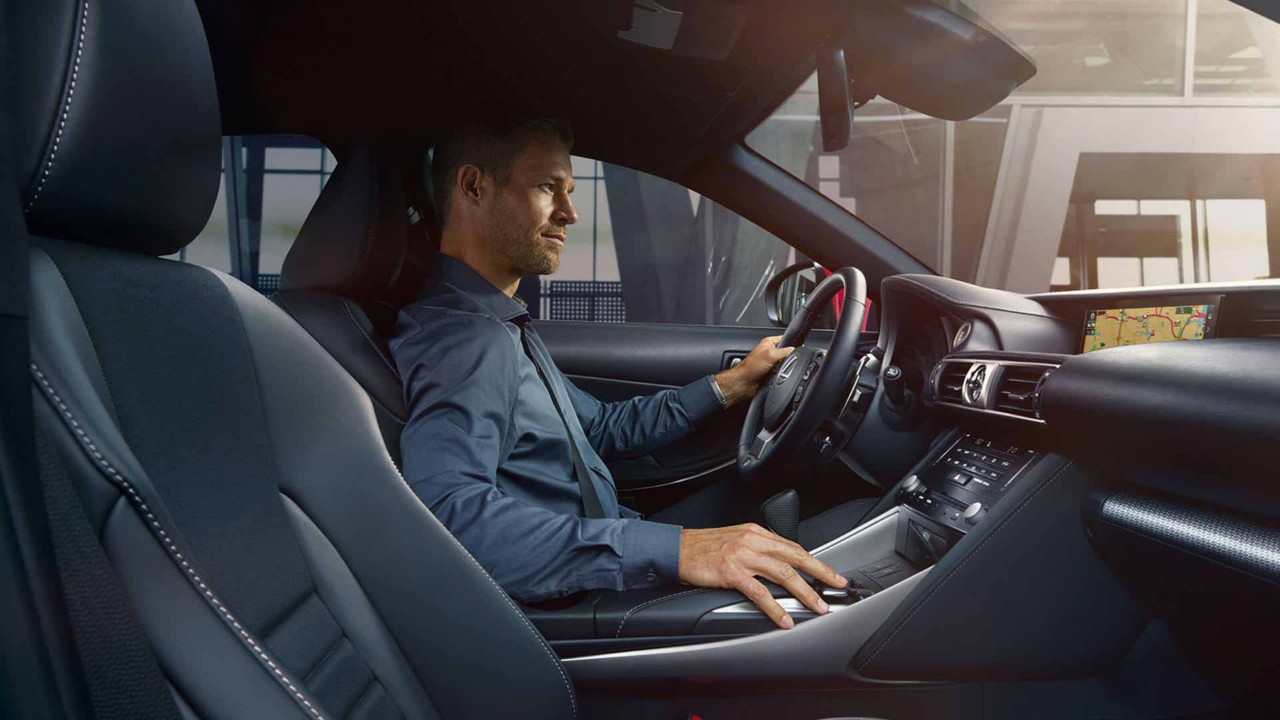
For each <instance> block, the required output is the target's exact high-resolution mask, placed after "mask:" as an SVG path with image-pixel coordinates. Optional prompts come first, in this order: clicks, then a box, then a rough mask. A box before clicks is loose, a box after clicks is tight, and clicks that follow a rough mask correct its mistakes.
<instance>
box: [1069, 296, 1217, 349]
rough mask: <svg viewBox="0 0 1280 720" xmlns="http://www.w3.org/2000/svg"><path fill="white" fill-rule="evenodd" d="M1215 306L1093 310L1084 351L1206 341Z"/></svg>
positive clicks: (1087, 328) (1087, 324)
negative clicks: (1182, 341) (1178, 341)
mask: <svg viewBox="0 0 1280 720" xmlns="http://www.w3.org/2000/svg"><path fill="white" fill-rule="evenodd" d="M1212 309H1213V306H1212V305H1209V304H1207V303H1205V304H1200V305H1168V306H1161V307H1145V308H1119V309H1115V310H1090V311H1089V314H1088V316H1086V318H1085V324H1084V352H1092V351H1094V350H1104V349H1106V348H1113V347H1122V346H1124V345H1143V344H1146V343H1157V342H1168V341H1170V340H1203V339H1204V336H1205V332H1206V331H1207V330H1208V327H1209V316H1210V315H1211V314H1212V312H1211V311H1212Z"/></svg>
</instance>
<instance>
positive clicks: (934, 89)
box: [819, 0, 1036, 137]
mask: <svg viewBox="0 0 1280 720" xmlns="http://www.w3.org/2000/svg"><path fill="white" fill-rule="evenodd" d="M844 47H845V50H846V52H847V62H848V64H849V71H850V76H851V77H852V79H853V92H854V93H855V94H857V95H858V97H859V98H862V97H864V96H865V97H867V98H870V97H874V96H876V95H880V96H881V97H883V98H885V99H886V100H892V101H893V102H896V103H898V104H899V105H902V106H903V107H906V108H910V109H912V110H915V111H917V112H920V113H923V114H925V115H931V116H933V117H936V118H941V119H943V120H968V119H969V118H971V117H973V116H975V115H978V114H979V113H982V112H984V111H986V110H988V109H990V108H991V107H992V106H994V105H995V104H996V103H998V102H1000V101H1001V100H1003V99H1005V98H1006V97H1008V96H1009V93H1011V92H1013V90H1014V88H1016V87H1018V86H1019V85H1021V84H1023V83H1025V82H1026V81H1028V80H1030V79H1031V78H1032V76H1034V75H1035V74H1036V66H1035V64H1034V63H1032V62H1031V59H1030V58H1028V57H1027V56H1026V55H1025V54H1024V53H1023V52H1022V51H1021V50H1019V49H1018V47H1017V46H1015V45H1014V44H1013V43H1012V42H1011V41H1010V40H1009V39H1008V38H1006V37H1004V36H1003V35H1001V34H1000V32H999V31H998V30H996V29H995V28H994V27H992V26H991V25H989V24H987V22H986V21H985V20H983V19H982V18H981V17H980V16H979V15H978V14H977V13H975V12H974V11H973V10H971V9H969V8H968V7H966V6H965V5H964V3H962V2H959V1H958V0H896V1H895V2H871V3H862V4H860V5H858V6H857V10H856V14H855V15H854V22H853V30H852V32H850V33H849V34H848V35H847V36H846V38H845V44H844ZM819 69H821V60H819ZM819 79H821V78H819ZM825 134H826V133H825V130H824V133H823V135H824V137H825Z"/></svg>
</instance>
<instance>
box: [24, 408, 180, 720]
mask: <svg viewBox="0 0 1280 720" xmlns="http://www.w3.org/2000/svg"><path fill="white" fill-rule="evenodd" d="M36 453H37V458H38V460H39V464H40V480H41V485H42V486H43V489H44V501H45V509H46V510H47V512H48V516H49V530H50V533H51V534H52V536H53V550H54V557H55V558H56V559H57V564H58V575H59V579H60V581H61V584H62V592H63V599H64V602H65V603H66V607H67V615H68V617H69V619H70V622H71V632H72V636H73V638H74V641H75V647H76V653H77V655H79V657H80V666H81V668H82V670H83V674H84V681H85V685H86V686H87V690H88V695H89V703H90V705H91V706H92V713H93V717H94V718H95V719H96V720H129V719H130V718H138V719H140V720H178V718H179V717H180V716H179V714H178V708H177V705H176V704H175V703H174V700H173V695H172V693H171V692H170V690H169V685H168V682H167V681H165V679H164V676H163V675H162V674H161V672H160V665H159V663H158V662H157V661H156V658H155V654H154V653H152V652H151V646H150V645H149V644H148V643H147V640H146V638H145V636H144V635H143V633H142V628H140V627H139V626H138V620H137V618H136V617H135V616H134V613H133V610H132V608H130V607H129V604H128V600H127V599H126V598H125V594H124V588H122V587H121V585H120V580H119V578H117V577H116V574H115V571H114V570H112V568H111V562H110V560H108V559H107V554H106V551H105V550H103V549H102V544H101V543H100V542H99V540H98V537H97V534H96V533H94V531H93V528H92V527H91V526H90V524H89V518H88V517H87V516H86V515H85V512H84V506H83V505H81V504H80V498H79V495H78V494H77V493H76V490H75V488H73V487H72V486H71V479H70V478H69V477H67V471H66V468H65V467H63V465H62V462H61V460H60V459H59V458H58V455H57V452H56V451H55V450H54V449H53V448H52V447H50V445H49V441H48V438H46V437H45V435H44V432H43V431H41V429H40V427H39V426H38V425H37V427H36Z"/></svg>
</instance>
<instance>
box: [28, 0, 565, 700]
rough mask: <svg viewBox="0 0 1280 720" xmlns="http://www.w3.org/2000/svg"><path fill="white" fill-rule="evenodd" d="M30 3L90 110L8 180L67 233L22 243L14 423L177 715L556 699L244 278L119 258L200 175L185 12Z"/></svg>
mask: <svg viewBox="0 0 1280 720" xmlns="http://www.w3.org/2000/svg"><path fill="white" fill-rule="evenodd" d="M33 7H38V8H42V9H43V8H45V6H44V5H41V4H33V3H28V4H25V5H24V6H23V9H22V11H21V17H22V18H23V19H24V20H25V21H26V22H28V23H30V25H31V27H30V28H29V31H30V33H31V35H32V37H36V38H41V39H42V42H47V41H49V39H50V38H55V39H56V38H58V37H59V36H60V35H61V36H63V39H64V40H65V41H66V42H64V43H62V46H63V47H64V48H70V49H68V50H67V52H68V53H72V55H71V57H75V55H74V53H76V52H77V51H78V52H80V53H81V56H82V58H83V59H82V62H85V63H88V64H87V65H86V66H83V67H80V68H78V69H76V70H74V71H72V72H74V74H75V77H76V82H77V83H78V84H77V89H76V92H75V94H74V96H73V95H72V94H71V92H70V88H69V87H68V92H67V93H66V101H68V102H73V103H75V104H74V105H73V110H79V109H83V110H85V111H86V115H85V116H84V117H86V118H88V119H90V120H92V121H93V123H92V127H90V126H89V124H88V123H87V122H84V123H81V122H80V121H77V123H79V124H76V126H75V128H73V129H69V130H66V131H64V134H63V136H62V140H61V141H60V142H65V143H68V144H67V145H66V146H65V151H64V150H59V152H58V155H57V156H56V158H55V157H54V156H53V153H52V151H50V152H49V153H48V156H49V159H50V160H54V161H55V163H56V164H55V165H53V171H54V172H53V173H52V174H51V175H50V176H49V177H50V180H49V181H48V182H47V183H46V184H45V185H44V186H43V188H42V189H41V190H40V193H41V194H40V196H39V197H36V196H35V192H34V191H33V192H32V197H33V199H35V200H36V205H34V206H33V207H34V209H33V211H32V213H31V214H29V215H28V223H29V225H30V226H31V227H32V228H33V229H37V230H42V231H44V232H46V233H48V234H51V235H56V236H59V237H60V238H63V239H72V240H80V241H82V243H83V244H75V243H68V242H63V241H61V240H55V239H41V240H40V245H41V248H43V249H42V250H41V249H37V250H35V251H34V252H33V253H32V256H31V264H32V275H31V276H32V281H33V283H35V284H37V285H38V286H39V287H38V288H37V290H36V291H35V292H34V293H33V295H34V299H35V301H36V302H35V303H34V317H33V321H32V327H33V329H34V332H33V334H32V340H33V343H32V359H33V363H34V365H33V367H32V379H33V384H34V385H35V388H36V392H37V393H38V398H39V404H38V407H39V408H40V409H39V411H38V412H39V415H38V417H39V418H40V419H41V421H42V422H45V423H46V424H47V426H48V427H47V429H48V430H49V434H50V435H51V436H53V437H55V438H57V439H56V440H55V442H54V447H55V448H57V449H58V450H59V451H60V452H62V453H64V455H65V460H66V461H67V463H66V464H67V468H68V471H69V472H70V473H71V474H72V475H73V476H74V478H73V481H74V482H75V483H76V484H77V487H78V488H79V489H81V491H82V495H83V496H84V499H85V500H86V504H87V505H88V506H89V511H90V512H89V514H90V517H91V518H92V519H93V521H94V524H95V526H97V527H98V528H99V529H100V532H101V540H102V543H103V546H104V548H105V549H106V552H107V555H108V557H109V559H110V560H111V562H112V564H113V566H114V569H115V570H116V571H117V573H118V574H119V576H120V578H121V583H122V585H123V586H124V588H125V591H126V595H127V596H128V598H129V601H130V602H131V604H132V605H133V607H134V609H135V610H136V612H137V615H138V617H139V620H140V624H141V625H142V628H143V630H144V633H145V634H146V636H147V638H148V640H149V641H150V642H151V644H152V646H153V648H154V650H155V652H156V655H157V658H158V659H159V661H160V664H161V667H162V669H163V672H164V675H165V676H166V678H168V680H169V681H170V682H171V684H172V685H173V687H174V690H175V695H176V696H177V697H178V698H180V700H181V705H182V707H183V708H184V713H186V714H187V715H189V716H195V717H201V718H246V717H271V718H289V717H294V718H297V717H312V718H317V717H343V716H347V717H353V718H370V719H372V718H378V719H382V718H388V719H390V718H396V717H424V718H434V717H446V718H452V717H456V718H462V717H545V718H564V717H573V716H575V715H576V712H577V710H576V701H575V698H574V693H573V688H572V685H571V683H570V681H569V679H568V676H567V674H566V672H565V671H564V669H563V668H562V667H561V666H560V664H559V663H558V661H557V660H556V658H555V657H554V654H553V653H552V652H551V650H550V649H549V648H548V647H547V645H546V644H545V642H543V640H542V638H541V637H540V636H539V635H538V633H537V632H536V631H535V630H534V629H533V627H532V626H531V625H530V624H529V623H528V621H527V620H526V619H525V618H524V616H523V615H521V614H520V613H519V612H518V611H517V610H516V609H515V607H514V606H513V605H512V604H511V602H510V600H509V599H508V598H507V597H506V596H505V594H503V593H502V592H501V590H500V589H499V588H498V587H497V586H496V585H495V584H494V583H493V582H492V580H490V579H489V578H488V576H487V575H486V574H485V573H484V571H483V570H482V569H481V568H480V567H479V565H477V564H476V563H475V561H474V560H472V559H471V558H470V557H469V556H468V555H467V554H466V552H465V551H464V550H463V549H462V548H461V546H459V545H458V544H457V543H456V542H455V541H454V540H453V538H452V537H451V536H450V535H449V534H448V532H447V531H445V529H444V528H443V527H442V526H441V525H440V524H439V523H438V522H436V521H435V519H434V518H433V517H432V516H431V515H430V513H429V512H428V511H427V510H426V509H425V508H424V507H423V506H422V505H421V503H420V502H418V501H417V499H416V498H415V497H414V496H413V494H412V492H410V490H409V489H408V488H407V487H406V486H405V484H404V482H403V480H402V479H401V478H400V476H399V474H398V473H397V472H396V469H395V467H394V465H393V464H392V463H391V461H390V459H389V457H388V455H387V452H386V449H385V447H384V445H383V441H382V438H381V436H380V435H379V432H378V428H377V424H376V422H375V420H374V412H373V408H372V406H371V404H370V402H369V399H368V397H367V396H366V394H365V392H364V391H363V390H362V389H361V387H360V386H359V385H358V384H357V383H356V382H355V381H354V380H352V378H351V377H350V376H349V375H348V374H346V373H345V372H344V371H343V370H342V369H341V367H340V366H339V365H338V364H337V363H335V362H334V361H333V359H332V358H331V357H330V356H329V355H328V354H327V353H325V352H324V350H323V349H322V348H321V347H320V346H319V345H318V344H317V343H316V342H315V341H314V340H313V339H312V338H311V337H310V336H309V335H307V333H306V332H305V331H304V330H303V329H302V328H300V327H299V326H298V325H297V324H296V323H295V322H293V321H292V320H291V319H290V318H289V317H288V315H286V314H285V313H284V312H282V311H281V310H280V309H279V308H278V307H276V306H275V305H274V304H272V303H270V302H269V301H267V300H266V299H265V298H263V297H262V296H261V295H259V294H258V293H257V292H255V291H253V290H252V289H250V288H248V287H246V286H244V285H243V284H241V283H239V282H237V281H235V280H233V279H231V278H229V277H227V276H225V275H221V274H219V273H214V272H212V271H209V270H206V269H204V268H201V267H198V266H194V265H188V264H179V263H173V262H170V261H167V260H160V259H156V258H149V257H145V256H144V255H143V254H146V253H153V254H154V253H167V252H171V251H172V250H173V249H176V248H177V247H180V246H181V245H182V244H184V243H185V242H187V240H189V239H190V237H191V236H192V235H194V234H195V231H196V230H197V229H198V227H199V225H200V224H201V223H203V222H204V220H205V218H206V217H207V216H208V210H209V205H210V204H211V202H212V198H213V191H216V186H217V167H218V166H217V164H216V163H217V152H216V150H217V137H218V127H217V106H216V101H215V99H214V92H213V84H212V76H211V71H210V68H209V59H208V56H207V50H206V49H205V44H204V37H203V31H202V28H201V26H200V19H199V16H198V14H197V13H196V11H195V8H194V6H193V5H192V4H191V3H190V2H184V1H183V0H174V1H172V2H167V3H155V2H142V1H141V0H126V1H125V2H120V3H114V4H110V5H107V6H102V7H101V10H99V6H98V5H96V4H95V5H92V6H89V5H81V6H78V8H79V10H78V11H79V12H81V22H82V23H87V24H86V28H87V29H86V30H85V32H84V34H83V35H84V36H83V38H81V34H80V33H79V32H78V31H77V32H76V33H75V35H74V36H73V35H72V34H70V31H69V30H68V28H67V26H66V23H65V22H63V21H65V19H66V18H65V13H63V16H61V17H57V12H55V11H56V10H58V8H60V7H64V6H63V5H62V4H56V5H51V6H50V7H51V9H50V10H49V11H48V12H43V10H42V11H41V12H37V11H35V10H31V8H33ZM42 14H43V15H45V17H43V18H42V17H40V16H41V15H42ZM95 22H96V25H95V24H94V23H95ZM46 30H47V32H46ZM82 44H83V45H82ZM22 52H24V53H25V52H31V53H34V55H33V57H34V58H35V66H36V67H41V66H42V65H41V63H46V60H47V58H45V56H44V55H40V54H39V52H38V51H37V50H35V49H32V48H23V49H22ZM90 60H91V61H92V62H90ZM46 64H47V63H46ZM63 72H64V73H65V72H66V71H65V70H64V71H63ZM54 75H57V72H56V70H55V72H54ZM68 80H69V78H68ZM46 81H47V82H55V83H56V82H57V81H58V78H56V77H55V78H53V79H48V78H46ZM38 87H39V85H38V84H35V85H32V86H31V87H29V88H28V90H31V91H33V92H35V90H36V88H38ZM35 94H39V93H38V92H37V93H35ZM33 97H34V95H33ZM82 100H83V106H81V105H80V104H79V103H81V101H82ZM64 104H65V103H64ZM35 110H39V108H35V109H33V112H34V111H35ZM37 114H38V113H37ZM72 124H75V123H72ZM70 127H71V124H69V125H68V128H70ZM139 133H141V135H139ZM33 134H38V133H35V132H34V131H31V132H28V133H27V135H28V136H31V135H33ZM206 135H210V137H211V139H212V142H211V143H210V142H208V140H209V139H210V138H207V137H206ZM20 137H21V134H20ZM86 148H87V149H86ZM64 160H65V161H66V162H65V165H64V164H63V161H64ZM60 170H65V173H61V172H59V171H60ZM206 196H207V197H206ZM197 210H198V212H196V211H197ZM188 226H189V227H188ZM88 245H100V246H109V247H88ZM122 249H127V250H131V251H133V252H122ZM139 253H143V254H139ZM282 493H283V494H284V495H286V496H287V497H288V499H287V500H286V499H285V498H282V497H281V495H282ZM322 645H323V646H322ZM495 677H498V678H501V680H502V692H500V693H495V692H493V679H494V678H495ZM316 707H322V708H323V709H322V710H319V711H317V710H315V708H316Z"/></svg>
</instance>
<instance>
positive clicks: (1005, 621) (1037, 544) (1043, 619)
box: [851, 455, 1148, 681]
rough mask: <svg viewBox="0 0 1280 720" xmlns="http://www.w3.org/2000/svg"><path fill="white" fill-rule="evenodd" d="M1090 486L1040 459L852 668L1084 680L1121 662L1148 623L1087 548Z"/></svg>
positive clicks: (872, 672) (934, 675)
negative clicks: (1085, 514) (1085, 513)
mask: <svg viewBox="0 0 1280 720" xmlns="http://www.w3.org/2000/svg"><path fill="white" fill-rule="evenodd" d="M1087 492H1088V484H1087V479H1086V477H1085V475H1084V474H1083V473H1082V472H1080V470H1079V469H1078V468H1076V467H1074V466H1073V465H1071V464H1070V463H1067V462H1066V461H1065V460H1063V459H1062V458H1060V457H1058V456H1054V455H1050V456H1046V457H1045V458H1044V459H1043V460H1042V461H1041V462H1040V463H1039V464H1038V465H1036V466H1034V467H1033V468H1031V469H1029V470H1027V471H1026V472H1025V473H1024V474H1023V475H1022V477H1020V478H1019V479H1018V480H1017V481H1016V482H1015V483H1014V484H1013V485H1012V486H1011V487H1010V489H1009V490H1007V491H1006V495H1005V497H1004V498H1003V499H1002V500H1001V501H1000V503H999V504H997V505H996V506H995V507H994V508H993V509H992V510H991V512H990V513H989V514H988V515H987V516H986V518H985V519H984V520H983V521H982V522H981V524H979V525H978V526H977V527H976V528H975V529H974V530H973V531H971V532H969V534H968V535H966V536H965V537H964V538H963V539H961V540H960V541H959V542H958V543H957V544H956V545H955V547H953V548H952V549H951V551H950V552H948V553H947V554H946V555H945V556H943V558H942V560H941V561H940V562H939V563H938V564H937V565H935V566H934V567H933V568H932V569H931V570H930V571H929V574H928V575H926V576H925V577H924V579H923V580H922V581H921V583H920V584H919V585H918V586H917V587H915V588H914V589H913V590H912V594H911V595H910V596H909V597H908V598H906V599H905V600H904V601H903V602H902V604H901V605H900V606H899V607H898V608H897V609H896V610H894V612H893V615H891V616H890V617H889V619H888V620H887V621H886V622H885V623H884V625H883V626H882V627H881V628H880V629H879V630H878V631H877V632H876V634H875V635H874V636H872V638H871V639H870V640H868V641H867V643H866V644H865V645H864V646H863V648H862V650H861V651H859V653H858V655H857V656H856V657H855V658H854V660H853V663H852V665H851V667H853V668H854V669H855V670H856V671H857V672H858V673H860V674H862V675H864V676H867V677H872V678H881V679H904V680H905V679H911V680H925V679H928V680H983V681H993V680H997V679H1017V680H1022V679H1032V678H1049V677H1064V676H1072V675H1088V674H1090V673H1093V672H1097V671H1099V670H1100V669H1102V668H1103V667H1105V666H1106V665H1107V664H1108V663H1110V662H1112V661H1115V660H1117V659H1118V658H1120V657H1121V656H1122V655H1123V654H1124V652H1125V651H1126V650H1127V649H1128V648H1129V647H1130V645H1131V644H1132V643H1133V641H1134V640H1135V639H1136V638H1137V636H1138V633H1139V632H1140V631H1141V629H1142V627H1143V626H1144V625H1145V623H1146V622H1147V620H1148V617H1147V615H1146V612H1145V611H1144V610H1143V609H1142V608H1141V607H1140V606H1139V605H1138V604H1137V602H1136V601H1135V599H1134V598H1133V597H1132V596H1131V595H1130V594H1129V592H1128V591H1127V590H1126V589H1125V588H1124V587H1123V586H1122V585H1121V583H1120V581H1119V580H1118V579H1117V578H1116V577H1115V576H1114V575H1113V574H1112V573H1111V571H1110V570H1109V569H1108V568H1107V567H1106V566H1105V564H1104V563H1103V562H1102V560H1101V559H1100V558H1098V556H1097V555H1096V554H1095V553H1094V551H1093V549H1092V547H1090V545H1089V540H1088V538H1087V536H1086V534H1085V529H1084V521H1083V503H1084V500H1085V496H1086V493H1087Z"/></svg>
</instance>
